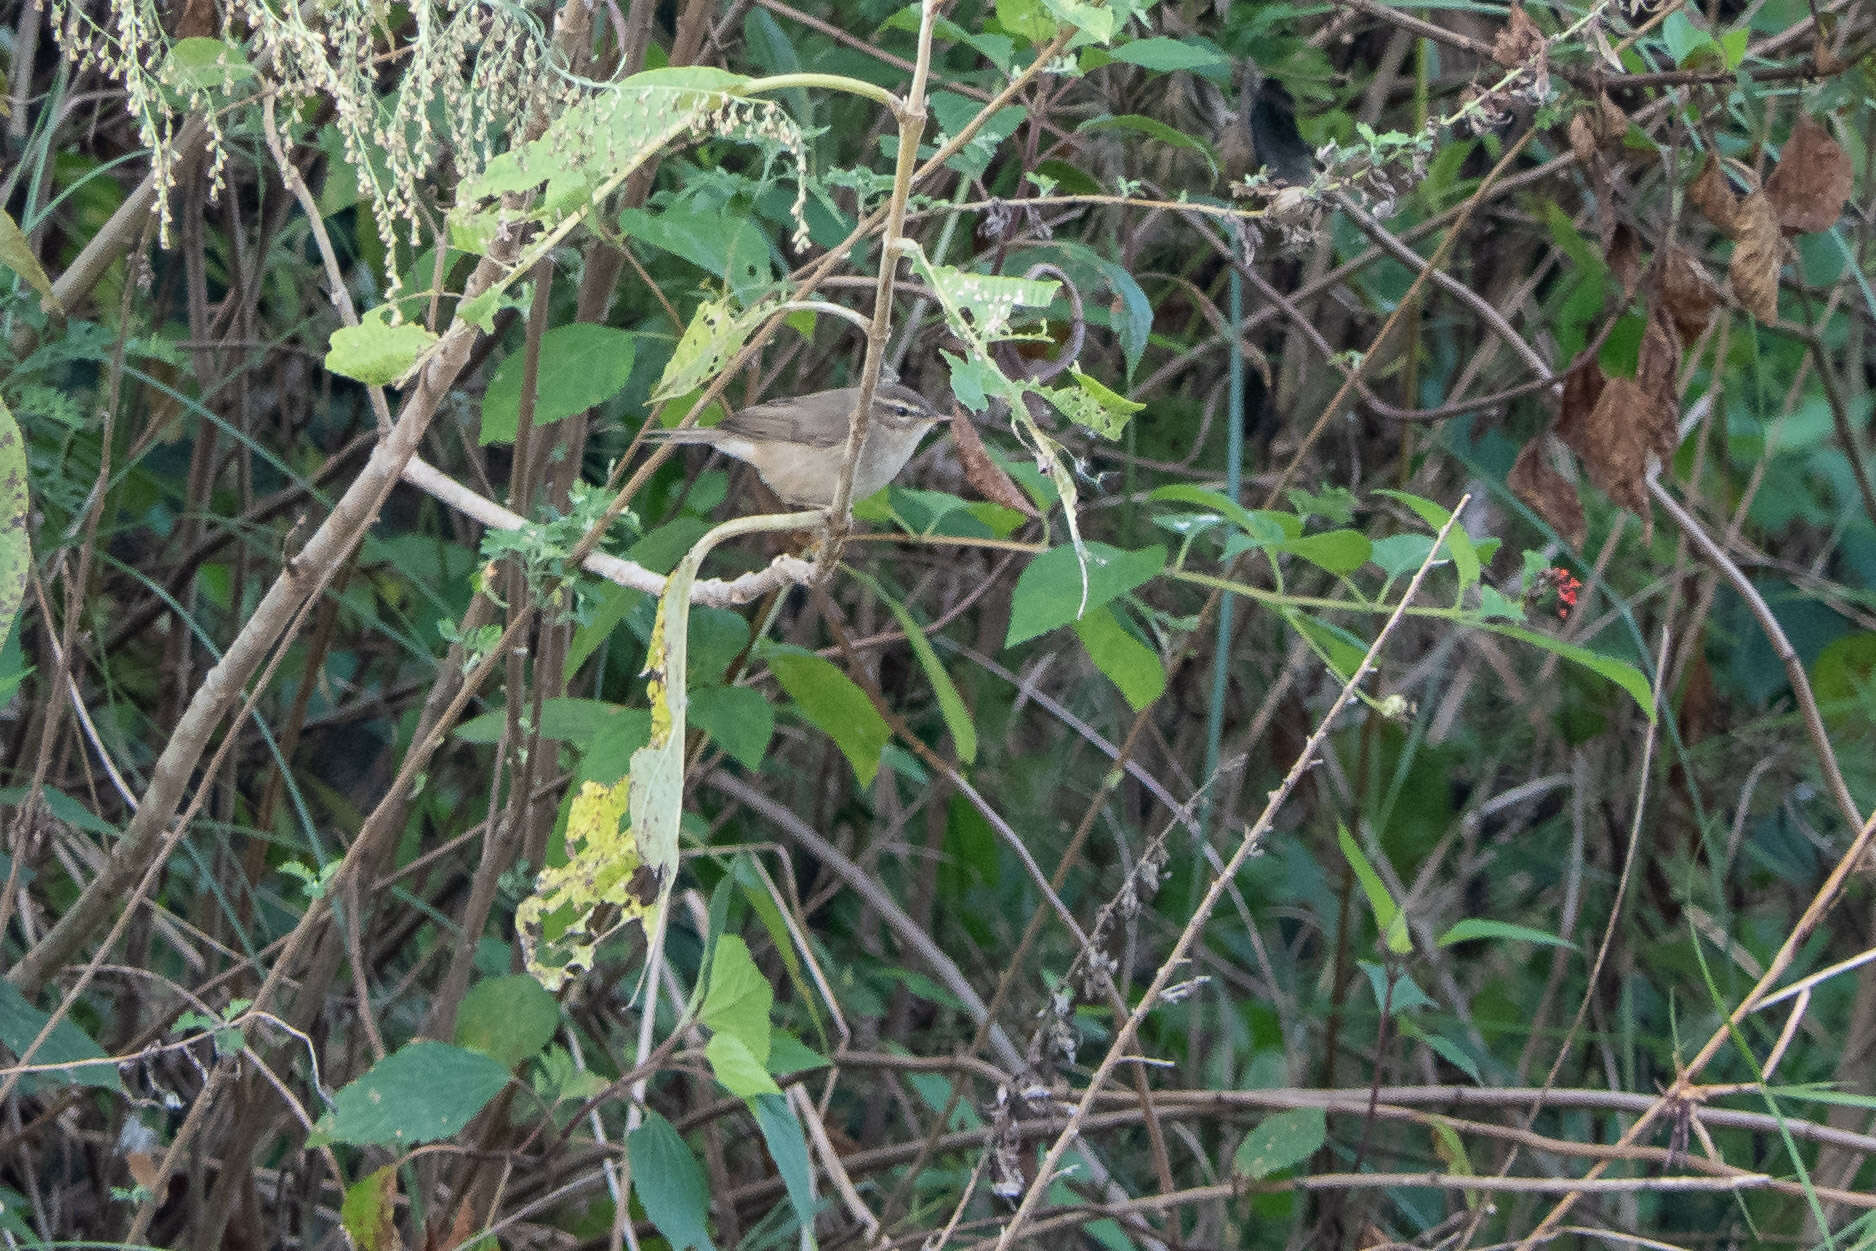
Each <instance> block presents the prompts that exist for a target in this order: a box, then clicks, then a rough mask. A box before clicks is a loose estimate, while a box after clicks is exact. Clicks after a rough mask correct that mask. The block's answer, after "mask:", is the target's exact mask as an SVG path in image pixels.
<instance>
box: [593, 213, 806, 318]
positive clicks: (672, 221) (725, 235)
mask: <svg viewBox="0 0 1876 1251" xmlns="http://www.w3.org/2000/svg"><path fill="white" fill-rule="evenodd" d="M619 228H620V229H621V230H623V231H624V232H625V234H626V236H627V237H628V238H631V239H636V240H640V241H642V242H644V243H648V244H650V245H651V246H652V247H655V248H662V249H663V250H664V251H666V252H669V253H671V254H672V255H674V256H680V257H682V258H684V259H685V260H687V261H689V262H690V263H691V264H693V265H695V266H697V267H698V268H699V269H701V270H703V271H705V272H706V273H708V274H710V275H711V276H712V277H716V278H721V279H723V280H724V281H726V282H728V283H729V285H730V290H731V291H733V292H734V293H736V294H737V295H738V296H750V297H753V296H754V295H756V294H758V293H759V290H758V289H759V288H760V287H762V286H763V285H764V284H766V283H768V282H770V281H771V280H772V279H773V278H774V277H775V267H774V265H773V264H772V263H771V258H770V254H769V253H770V249H769V241H768V239H767V237H766V236H764V235H763V233H762V231H761V230H760V229H759V228H758V227H757V226H756V224H755V222H753V221H751V220H750V219H749V218H748V217H745V216H740V215H738V214H737V213H736V212H735V210H733V209H730V208H728V207H725V206H722V205H706V204H702V203H699V202H696V201H684V202H681V203H678V204H673V205H671V206H670V207H668V208H666V209H664V210H662V211H661V212H656V213H653V212H650V211H648V210H646V209H637V208H629V209H626V210H625V211H623V212H622V213H620V214H619Z"/></svg>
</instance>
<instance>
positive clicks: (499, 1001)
mask: <svg viewBox="0 0 1876 1251" xmlns="http://www.w3.org/2000/svg"><path fill="white" fill-rule="evenodd" d="M559 1028H560V1005H559V1003H557V1002H556V1001H555V1000H554V997H553V996H552V995H550V994H548V993H547V991H546V990H545V989H543V988H542V986H541V984H540V983H539V982H537V981H535V980H534V979H533V978H531V977H529V976H528V975H527V974H525V973H514V974H510V975H508V976H506V977H491V978H489V979H487V980H486V981H481V982H477V983H476V984H475V985H474V986H471V987H470V988H469V993H468V994H466V995H464V996H463V1001H462V1007H460V1008H458V1009H457V1011H456V1042H457V1045H459V1046H463V1047H468V1048H469V1049H470V1050H472V1051H480V1052H481V1053H482V1054H483V1055H486V1056H490V1057H492V1058H494V1059H496V1060H499V1061H500V1062H501V1063H502V1064H503V1065H505V1066H506V1067H507V1068H508V1069H510V1070H511V1071H512V1070H513V1069H514V1068H516V1067H517V1066H518V1065H520V1064H521V1062H522V1061H524V1060H528V1059H531V1058H533V1057H534V1056H536V1055H538V1054H540V1050H541V1048H542V1047H545V1046H546V1045H547V1043H548V1041H549V1040H550V1039H552V1038H553V1036H554V1031H555V1030H557V1029H559Z"/></svg>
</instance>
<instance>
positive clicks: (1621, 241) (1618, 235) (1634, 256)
mask: <svg viewBox="0 0 1876 1251" xmlns="http://www.w3.org/2000/svg"><path fill="white" fill-rule="evenodd" d="M1603 259H1604V260H1605V261H1607V262H1608V264H1609V272H1610V273H1612V274H1614V275H1615V278H1616V281H1617V282H1620V283H1621V284H1622V300H1623V302H1624V303H1627V302H1628V301H1629V300H1630V299H1631V298H1633V297H1634V295H1635V288H1636V287H1639V286H1640V285H1641V276H1642V263H1641V239H1640V238H1639V237H1638V236H1637V235H1636V234H1635V231H1634V230H1633V229H1631V228H1630V227H1629V226H1628V224H1627V223H1623V224H1622V225H1619V226H1617V227H1616V228H1615V231H1614V232H1613V233H1612V234H1611V235H1610V237H1609V246H1608V247H1606V248H1604V249H1603Z"/></svg>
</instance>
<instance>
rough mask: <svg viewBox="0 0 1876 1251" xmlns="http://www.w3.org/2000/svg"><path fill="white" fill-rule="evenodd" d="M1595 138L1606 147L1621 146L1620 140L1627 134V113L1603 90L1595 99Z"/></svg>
mask: <svg viewBox="0 0 1876 1251" xmlns="http://www.w3.org/2000/svg"><path fill="white" fill-rule="evenodd" d="M1596 104H1597V109H1596V126H1595V132H1596V140H1597V142H1599V143H1601V144H1602V145H1603V146H1604V147H1606V148H1617V147H1621V146H1622V140H1623V139H1624V138H1626V137H1627V136H1628V128H1629V120H1628V114H1627V113H1624V112H1623V111H1622V109H1621V107H1620V106H1618V105H1617V104H1616V102H1615V101H1614V100H1611V99H1610V98H1609V93H1608V92H1606V91H1605V92H1603V93H1602V95H1601V96H1599V97H1598V98H1597V101H1596Z"/></svg>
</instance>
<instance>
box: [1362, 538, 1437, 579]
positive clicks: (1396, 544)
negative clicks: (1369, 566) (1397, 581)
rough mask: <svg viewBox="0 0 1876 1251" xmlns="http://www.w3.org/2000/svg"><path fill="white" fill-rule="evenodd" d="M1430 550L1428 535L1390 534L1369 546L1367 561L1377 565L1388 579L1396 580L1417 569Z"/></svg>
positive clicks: (1431, 546)
mask: <svg viewBox="0 0 1876 1251" xmlns="http://www.w3.org/2000/svg"><path fill="white" fill-rule="evenodd" d="M1432 550H1433V536H1432V535H1430V534H1390V535H1388V536H1387V537H1386V538H1384V539H1376V540H1375V541H1374V542H1373V543H1372V544H1371V545H1370V549H1369V552H1368V559H1369V560H1372V561H1373V562H1374V563H1375V564H1377V565H1379V566H1380V567H1381V572H1382V573H1385V574H1386V575H1387V576H1388V577H1390V578H1398V577H1400V576H1401V575H1402V574H1404V573H1412V572H1413V571H1414V570H1416V569H1418V568H1419V567H1420V562H1421V561H1423V560H1425V559H1426V558H1427V553H1428V552H1430V551H1432Z"/></svg>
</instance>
